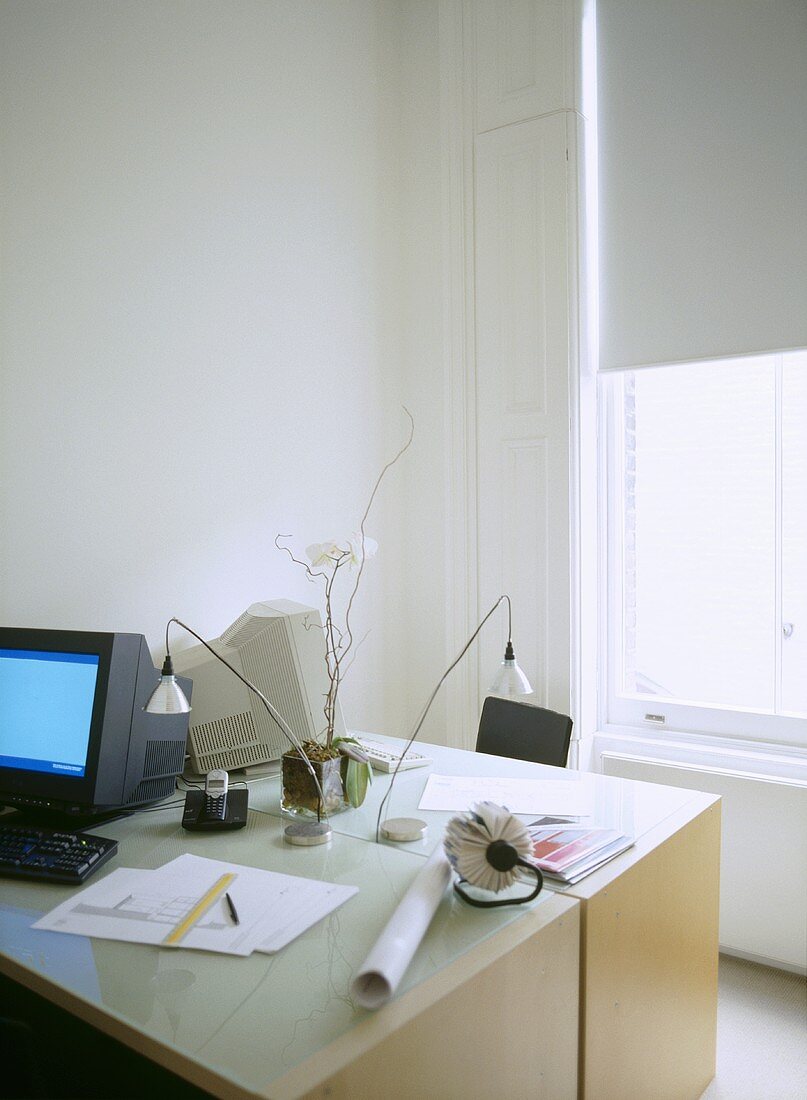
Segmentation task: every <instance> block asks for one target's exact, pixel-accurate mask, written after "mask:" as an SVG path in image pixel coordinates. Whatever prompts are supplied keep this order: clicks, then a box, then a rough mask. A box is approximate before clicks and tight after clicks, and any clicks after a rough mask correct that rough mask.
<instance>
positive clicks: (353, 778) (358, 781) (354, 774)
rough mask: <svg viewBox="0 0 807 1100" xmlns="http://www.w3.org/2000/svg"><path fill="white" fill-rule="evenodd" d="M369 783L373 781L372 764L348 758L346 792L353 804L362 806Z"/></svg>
mask: <svg viewBox="0 0 807 1100" xmlns="http://www.w3.org/2000/svg"><path fill="white" fill-rule="evenodd" d="M368 783H372V768H371V767H370V765H369V764H360V763H359V762H358V761H357V760H351V759H349V758H348V761H347V775H346V776H345V794H346V795H347V800H348V802H349V803H350V805H351V806H354V807H356V806H361V804H362V802H364V799H365V796H366V794H367V785H368Z"/></svg>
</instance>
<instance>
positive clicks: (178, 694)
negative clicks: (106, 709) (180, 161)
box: [143, 618, 331, 845]
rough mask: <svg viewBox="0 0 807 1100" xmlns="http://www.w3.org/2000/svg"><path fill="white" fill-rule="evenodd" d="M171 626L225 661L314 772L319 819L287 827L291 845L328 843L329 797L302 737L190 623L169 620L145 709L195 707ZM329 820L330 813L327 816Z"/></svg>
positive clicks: (165, 711) (164, 710)
mask: <svg viewBox="0 0 807 1100" xmlns="http://www.w3.org/2000/svg"><path fill="white" fill-rule="evenodd" d="M171 623H176V624H177V626H181V627H182V629H183V630H186V631H187V632H188V634H190V635H192V636H193V637H194V638H196V640H197V641H198V642H201V643H202V645H203V646H204V647H205V649H207V650H209V652H210V653H212V654H213V656H214V657H215V658H216V659H217V660H219V661H221V663H222V664H223V665H224V666H225V667H226V668H228V669H229V670H230V672H232V674H233V676H237V677H238V679H239V680H240V681H241V683H242V684H245V685H246V686H247V687H248V688H249V690H250V691H252V692H254V693H255V694H256V695H257V696H258V698H259V699H260V701H261V702H262V703H263V705H264V707H265V708H266V710H267V712H268V714H269V716H270V718H271V719H272V720H273V721H274V722H275V724H276V725H277V726H279V728H280V730H281V731H282V733H283V735H284V737H285V738H286V740H287V741H288V742H289V743H290V744H291V746H292V748H294V749H296V750H297V752H298V753H299V754H300V756H301V757H302V758H303V760H304V761H305V764H306V767H307V768H308V771H309V772H310V773H311V778H312V779H313V780H314V783H315V785H316V788H317V791H318V793H319V799H318V806H317V820H316V821H311V822H308V821H306V822H295V823H294V824H293V825H287V826H286V829H285V834H284V835H285V838H286V840H287V841H288V842H289V843H290V844H302V845H311V844H324V843H325V842H326V841H328V840H330V839H331V827H330V825H329V824H328V822H327V821H323V820H322V814H323V813H325V796H324V795H323V793H322V787H321V786H320V783H319V780H318V779H317V773H316V772H315V770H314V767H313V765H312V763H311V761H310V760H309V759H308V757H307V756H306V754H305V751H304V750H303V746H302V744H301V743H300V740H299V738H298V737H297V736H296V735H295V733H294V732H293V730H292V729H291V728H290V727H289V724H288V723H287V722H286V720H285V718H284V717H283V715H282V714H280V713H279V712H278V711H277V710H276V709H275V708H274V707H273V706H272V704H271V703H270V702H269V700H268V699H267V698H266V696H265V695H264V694H263V692H262V691H260V690H259V689H258V688H257V687H255V685H254V684H253V683H250V681H249V680H247V678H246V677H245V676H242V675H241V673H240V672H239V671H238V669H236V668H233V666H232V665H231V664H230V662H229V661H227V660H225V659H224V657H222V656H221V654H220V653H217V652H216V650H215V649H213V647H212V646H211V645H210V644H209V643H208V642H206V641H205V640H204V638H202V637H201V635H199V634H197V633H196V631H195V630H192V629H191V627H189V626H188V625H187V624H186V623H183V622H182V621H181V620H180V619H177V618H171V619H169V620H168V622H167V623H166V626H165V660H164V661H163V667H162V673H161V675H160V682H159V683H158V684H157V686H156V688H155V689H154V691H153V692H152V693H151V695H150V696H149V699H148V701H147V703H146V705H145V707H144V708H143V709H144V710H145V711H146V712H147V713H148V714H187V713H188V712H189V711H190V709H191V705H190V703H189V702H188V700H187V697H186V695H185V692H184V691H183V690H182V688H181V687H180V686H179V684H178V682H177V678H176V676H175V674H174V663H173V661H172V660H171V653H170V650H169V648H168V628H169V627H170V625H171ZM326 817H327V814H326Z"/></svg>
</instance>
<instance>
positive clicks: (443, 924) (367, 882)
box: [0, 790, 558, 1092]
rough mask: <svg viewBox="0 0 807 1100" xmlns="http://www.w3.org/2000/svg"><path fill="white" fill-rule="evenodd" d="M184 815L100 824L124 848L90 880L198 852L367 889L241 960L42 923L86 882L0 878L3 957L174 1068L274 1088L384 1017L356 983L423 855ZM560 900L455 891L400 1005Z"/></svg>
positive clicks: (162, 813)
mask: <svg viewBox="0 0 807 1100" xmlns="http://www.w3.org/2000/svg"><path fill="white" fill-rule="evenodd" d="M275 793H276V792H275ZM264 798H266V800H267V801H271V798H272V794H271V790H270V791H267V792H266V794H265V795H264V794H262V795H261V798H260V800H259V799H258V798H257V797H256V798H255V802H256V803H258V802H259V801H262V800H263V799H264ZM250 800H251V801H252V793H251V795H250ZM346 816H350V815H349V814H348V815H346ZM180 817H181V806H177V805H173V806H168V805H166V807H165V808H164V809H161V810H159V811H156V812H153V811H150V812H148V813H141V814H139V815H133V816H132V817H130V818H123V819H120V820H118V821H113V822H107V823H106V824H104V825H101V826H98V827H97V828H96V829H95V830H94V831H95V832H98V833H99V834H101V835H103V836H109V837H112V838H114V839H117V840H118V841H119V845H120V847H119V850H118V853H117V855H116V856H115V857H114V859H112V860H111V861H110V862H109V863H108V864H107V865H105V866H104V867H103V868H102V869H101V870H100V871H99V872H98V873H97V875H95V876H93V878H92V879H91V880H90V882H95V881H98V880H99V879H100V878H102V877H103V876H104V875H106V874H108V873H109V872H110V871H112V870H114V869H115V868H116V867H121V866H127V867H158V866H161V865H162V864H164V863H166V862H168V861H169V860H171V859H173V858H175V857H176V856H178V855H180V854H182V853H183V852H192V853H195V854H197V855H204V856H208V857H210V858H213V859H224V860H229V861H233V862H235V863H242V864H248V865H252V866H259V867H264V868H267V869H269V870H274V871H279V872H283V873H287V874H294V875H302V876H306V877H311V878H318V879H322V880H325V881H330V882H338V883H345V884H351V885H355V886H358V887H359V892H358V894H356V895H355V896H354V897H352V898H350V899H349V900H348V901H347V902H346V903H345V904H344V905H342V906H341V907H340V908H339V909H337V910H336V912H335V913H333V914H331V915H330V916H329V917H326V918H325V919H323V920H322V921H320V922H319V923H318V924H317V925H315V926H314V927H313V928H311V929H309V930H308V931H307V932H305V933H303V935H301V936H300V937H299V938H298V939H297V940H295V941H294V942H292V943H291V944H289V945H288V946H287V947H285V948H284V949H283V950H282V951H280V952H279V953H278V954H276V955H264V954H258V953H254V954H252V955H251V956H249V957H247V958H238V957H234V956H229V955H216V954H210V953H205V952H202V951H192V950H187V949H183V948H182V947H181V946H180V947H178V948H164V947H163V948H160V947H152V946H148V945H142V944H132V943H123V942H115V941H111V940H100V939H88V938H86V937H81V936H74V935H67V934H59V933H55V932H45V931H41V930H38V929H32V928H31V924H32V923H33V922H34V921H35V920H37V919H38V918H39V917H40V916H41V915H42V914H43V913H44V912H47V911H49V910H50V909H52V908H54V907H55V906H56V905H57V904H59V903H60V902H61V901H63V900H65V899H66V898H67V897H68V896H70V895H71V893H73V892H74V888H72V887H67V886H58V885H54V884H40V883H31V882H26V881H24V880H17V879H6V880H0V882H2V901H0V946H1V947H2V954H3V955H4V956H7V957H8V958H10V959H12V960H14V961H15V962H17V963H19V964H20V965H21V966H23V967H25V968H26V969H28V970H30V971H34V972H35V973H38V974H39V975H41V976H43V977H44V978H46V979H47V981H48V982H49V983H52V984H53V985H55V986H57V987H59V989H63V990H67V991H69V992H70V993H73V994H75V996H77V997H78V998H80V999H81V1000H83V1001H85V1002H88V1003H89V1004H90V1005H93V1006H96V1007H98V1008H99V1009H101V1010H102V1012H103V1013H104V1015H105V1016H111V1017H113V1018H115V1019H117V1020H119V1021H123V1022H124V1023H125V1024H127V1025H129V1026H131V1027H134V1028H136V1030H137V1031H138V1032H140V1033H142V1034H143V1035H145V1036H146V1037H148V1038H149V1039H151V1040H153V1041H154V1042H155V1043H156V1044H158V1045H160V1046H163V1047H165V1048H169V1049H170V1050H171V1051H172V1052H173V1053H172V1055H171V1061H172V1062H174V1063H175V1057H174V1055H175V1054H178V1055H179V1056H180V1058H181V1059H182V1058H185V1059H188V1060H190V1061H192V1062H195V1063H198V1064H201V1065H202V1066H203V1067H205V1069H206V1070H209V1071H210V1072H211V1073H213V1074H216V1075H218V1076H219V1077H220V1078H221V1079H223V1080H225V1081H228V1082H230V1081H232V1082H236V1083H239V1084H240V1085H241V1086H242V1087H243V1088H244V1089H246V1090H251V1091H257V1092H260V1091H263V1090H265V1089H266V1088H267V1087H268V1085H269V1084H270V1082H271V1081H272V1080H274V1079H276V1078H278V1077H280V1076H282V1075H283V1074H284V1073H286V1072H287V1071H289V1070H290V1069H291V1068H293V1067H294V1066H296V1065H297V1064H299V1063H300V1062H302V1061H304V1060H306V1059H307V1058H308V1057H310V1056H311V1055H312V1054H314V1053H316V1052H317V1051H319V1050H321V1049H322V1048H323V1047H325V1046H326V1045H327V1044H329V1043H331V1042H332V1041H333V1040H335V1039H337V1038H338V1037H340V1036H341V1035H343V1034H344V1033H345V1032H347V1031H348V1030H350V1029H351V1028H352V1027H353V1026H354V1025H355V1024H356V1023H358V1022H359V1021H361V1020H362V1019H364V1018H365V1017H367V1016H370V1015H372V1013H369V1012H367V1011H366V1010H364V1009H361V1008H359V1007H358V1006H356V1005H355V1004H354V1003H353V1001H352V1000H351V995H350V982H351V980H352V978H353V975H354V974H355V972H356V971H357V969H358V968H359V967H360V965H361V964H362V963H363V961H364V959H365V958H366V956H367V954H368V953H369V951H370V949H371V947H372V946H373V945H374V943H375V941H376V939H377V938H378V935H379V934H380V932H381V930H382V929H383V927H384V925H385V924H386V922H387V920H388V919H389V917H390V915H391V913H392V911H393V909H394V908H395V905H396V904H397V902H398V901H399V900H400V898H401V897H402V895H403V893H404V892H405V891H406V889H407V888H408V886H409V885H410V883H411V882H412V880H413V879H414V877H415V876H416V874H417V872H418V871H419V870H420V869H421V868H422V866H423V859H422V858H421V856H420V854H418V853H414V852H408V851H401V850H398V849H397V848H395V847H391V846H388V845H376V844H374V843H368V842H367V841H366V840H364V839H357V838H356V837H353V836H349V835H347V834H346V833H344V832H335V833H334V837H333V840H332V841H331V842H330V844H328V845H324V846H321V847H314V848H302V849H301V848H295V847H292V846H290V845H288V844H286V843H285V842H284V841H283V839H282V829H283V826H284V824H285V822H284V821H283V820H281V819H280V817H279V815H275V814H265V813H259V812H257V811H255V812H251V813H250V814H249V820H248V824H247V826H246V827H245V828H244V829H241V830H238V831H234V832H222V833H207V834H202V833H189V832H187V831H185V830H183V829H182V828H181V825H180ZM437 839H438V838H437V835H436V833H435V834H434V835H433V837H432V845H433V846H434V844H436V842H437ZM557 904H558V903H557V901H555V900H554V899H553V896H552V895H551V894H549V893H544V894H542V895H540V896H539V898H538V899H537V900H536V901H535V902H533V903H531V904H530V905H529V906H525V907H516V906H513V907H510V908H504V909H493V910H479V909H473V908H471V907H470V906H468V905H466V904H465V903H463V902H462V901H461V900H460V899H459V898H457V897H456V896H455V895H454V894H453V893H452V892H450V891H449V892H447V894H446V896H445V897H444V899H443V901H442V902H441V904H440V907H439V909H438V911H437V913H436V915H435V917H434V919H433V921H432V923H431V925H430V927H429V929H428V932H427V934H426V936H425V938H424V940H423V941H422V943H421V945H420V947H419V949H418V951H417V952H416V954H415V956H414V959H413V960H412V963H411V964H410V966H409V968H408V970H407V971H406V974H405V975H404V978H403V981H402V983H401V985H400V987H399V989H398V991H397V993H396V999H397V998H398V997H400V996H401V995H402V994H403V993H405V992H406V991H407V990H410V989H411V988H412V987H413V986H415V985H417V984H418V983H420V982H422V981H423V980H424V979H426V978H429V977H430V976H432V975H433V974H434V973H435V972H436V971H438V970H440V969H442V968H443V967H445V966H447V965H448V964H450V963H451V962H453V961H454V960H455V959H457V958H459V957H460V956H462V955H463V954H465V953H466V952H468V951H469V950H471V949H472V948H474V947H475V946H476V945H478V944H479V943H481V942H482V941H484V940H485V939H487V938H488V937H490V936H491V935H493V934H494V933H495V932H497V931H498V930H500V929H502V928H504V927H505V926H507V925H509V924H511V923H513V922H515V921H517V920H519V919H520V918H521V916H522V914H523V913H524V912H525V911H526V910H527V909H534V908H536V907H539V906H548V907H549V911H553V907H554V908H555V909H556V908H557ZM553 915H555V914H554V913H553ZM6 972H9V971H8V970H6ZM10 973H11V976H12V977H14V976H15V975H14V972H13V970H12V971H11V972H10ZM54 999H56V1000H57V1003H59V1002H58V997H57V998H54Z"/></svg>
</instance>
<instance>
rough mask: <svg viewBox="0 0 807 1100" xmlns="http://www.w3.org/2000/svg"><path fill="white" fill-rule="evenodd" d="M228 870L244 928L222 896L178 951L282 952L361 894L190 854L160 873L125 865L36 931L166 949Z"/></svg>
mask: <svg viewBox="0 0 807 1100" xmlns="http://www.w3.org/2000/svg"><path fill="white" fill-rule="evenodd" d="M227 872H232V873H234V874H235V875H236V878H235V880H234V881H233V882H232V884H231V885H230V886H229V887H228V892H229V894H230V896H231V898H232V899H233V903H234V905H235V907H236V910H237V912H238V917H239V923H238V924H235V923H234V922H233V919H232V917H231V916H230V913H229V910H228V908H227V903H226V899H225V898H224V895H222V896H221V897H220V898H218V899H217V900H216V901H215V902H214V903H213V905H212V906H211V908H210V909H208V910H207V912H206V913H205V914H204V915H203V916H202V917H201V918H200V919H199V920H198V921H197V923H196V924H195V925H194V926H193V927H192V928H191V929H190V930H189V931H188V933H187V934H186V935H185V936H184V937H183V938H182V940H181V941H180V943H179V944H178V946H180V947H190V948H195V949H196V950H201V951H218V952H223V953H224V954H229V955H249V954H250V953H251V952H252V951H254V950H259V951H270V952H271V951H279V950H280V949H281V948H282V947H284V946H285V945H286V944H287V943H289V942H290V941H291V940H293V939H294V938H295V937H296V936H298V935H299V934H300V933H301V932H304V931H305V930H306V928H309V927H311V925H312V924H314V923H316V921H317V920H320V919H321V918H322V917H323V916H325V915H326V914H327V913H329V912H331V911H332V910H333V909H336V908H337V907H338V906H339V905H341V904H342V902H344V901H346V900H347V899H348V898H349V897H352V895H353V894H355V893H357V890H358V888H357V887H355V886H335V885H333V884H332V883H327V882H319V881H318V880H316V879H306V878H298V877H297V876H294V875H281V874H276V873H275V872H273V871H263V870H261V869H260V868H257V867H245V866H241V865H239V864H235V863H224V862H222V861H220V860H214V859H205V858H203V857H201V856H194V855H190V854H185V855H182V856H179V857H178V858H177V859H174V860H172V861H171V862H170V863H166V864H164V865H163V866H162V867H159V868H157V869H156V870H153V871H146V870H139V869H134V868H129V867H120V868H118V869H117V870H116V871H113V872H112V873H111V874H109V875H107V876H106V877H105V878H103V879H101V880H100V881H98V882H96V883H93V884H92V885H90V886H87V887H85V888H84V889H83V890H82V891H81V892H80V893H78V894H75V895H73V897H71V898H69V899H68V900H67V901H66V902H63V903H62V904H61V905H59V906H57V907H56V908H55V909H54V910H52V911H51V912H50V913H48V914H46V915H45V916H44V917H42V918H41V919H40V920H38V921H37V922H36V923H35V924H34V925H33V927H34V928H43V929H47V930H49V931H53V932H69V933H73V934H74V935H79V936H95V937H97V938H99V939H112V940H126V941H129V942H132V943H150V944H158V945H159V944H162V943H163V941H164V940H165V938H166V936H167V935H168V934H169V933H170V932H171V930H172V929H173V928H175V927H176V925H177V924H179V922H180V921H181V920H182V919H183V917H184V916H185V915H186V914H187V913H189V912H190V911H191V910H192V909H193V907H194V905H195V904H196V903H197V902H198V901H199V899H200V898H201V897H203V896H204V894H205V893H206V892H207V891H208V890H209V889H210V888H211V887H212V886H213V885H214V883H216V882H217V881H218V880H219V879H220V878H221V876H222V875H223V874H226V873H227Z"/></svg>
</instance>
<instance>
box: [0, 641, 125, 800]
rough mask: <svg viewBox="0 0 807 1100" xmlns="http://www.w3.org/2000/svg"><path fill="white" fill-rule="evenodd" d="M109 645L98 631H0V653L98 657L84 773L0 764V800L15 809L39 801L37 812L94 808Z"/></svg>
mask: <svg viewBox="0 0 807 1100" xmlns="http://www.w3.org/2000/svg"><path fill="white" fill-rule="evenodd" d="M114 641H115V635H114V634H111V633H102V632H98V631H80V630H45V629H29V628H24V627H0V649H19V650H28V651H32V652H37V651H39V652H41V653H77V654H85V655H88V656H93V657H97V658H98V674H97V677H96V682H95V697H94V699H93V706H92V715H91V717H90V732H89V739H88V743H87V761H86V764H85V767H84V775H82V776H78V775H49V774H48V773H47V772H41V771H35V770H30V769H27V768H14V767H9V766H6V765H0V802H9V801H12V802H13V804H15V805H17V804H19V802H20V800H24V802H25V804H26V805H34V804H37V803H41V805H42V808H43V809H45V808H47V806H48V804H50V803H54V804H62V803H69V804H70V805H72V806H91V805H93V804H94V796H95V790H96V784H97V778H98V761H99V757H100V752H101V740H102V734H103V729H104V716H105V713H106V706H107V695H108V690H109V679H110V670H111V667H112V651H113V647H114Z"/></svg>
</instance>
